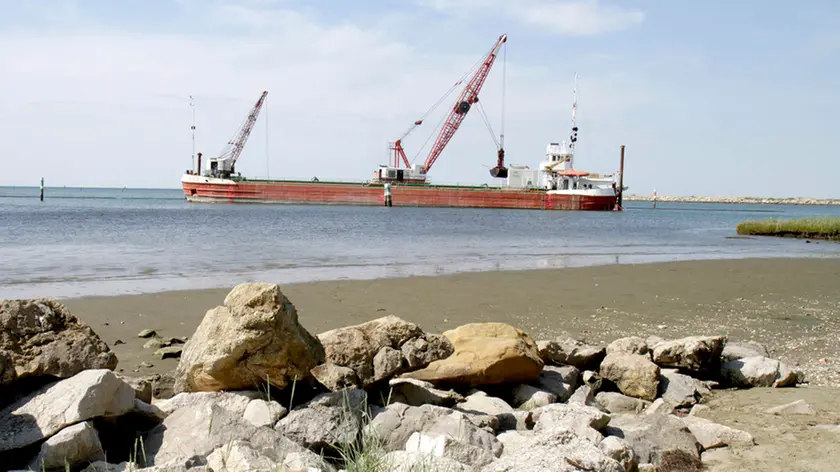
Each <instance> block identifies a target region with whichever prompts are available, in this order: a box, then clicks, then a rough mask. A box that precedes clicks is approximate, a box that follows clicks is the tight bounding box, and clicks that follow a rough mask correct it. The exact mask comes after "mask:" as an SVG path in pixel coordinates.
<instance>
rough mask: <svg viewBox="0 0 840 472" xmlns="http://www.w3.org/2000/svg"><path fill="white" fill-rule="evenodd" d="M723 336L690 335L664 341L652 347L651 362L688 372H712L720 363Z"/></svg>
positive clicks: (724, 342)
mask: <svg viewBox="0 0 840 472" xmlns="http://www.w3.org/2000/svg"><path fill="white" fill-rule="evenodd" d="M725 344H726V337H725V336H690V337H687V338H682V339H676V340H673V341H665V342H661V343H659V344H657V345H656V346H654V348H653V362H655V363H657V364H658V365H660V366H662V367H673V368H677V369H681V370H686V371H690V372H702V373H706V372H713V371H714V370H715V369H717V367H718V366H719V365H720V355H721V353H722V352H723V347H724V345H725Z"/></svg>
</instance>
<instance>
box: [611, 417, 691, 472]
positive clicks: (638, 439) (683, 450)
mask: <svg viewBox="0 0 840 472" xmlns="http://www.w3.org/2000/svg"><path fill="white" fill-rule="evenodd" d="M605 433H606V434H607V435H608V436H617V437H619V438H621V439H624V440H625V441H627V443H628V444H629V445H630V447H631V448H632V449H633V451H634V452H635V453H636V457H637V459H638V461H639V463H640V464H643V463H651V464H653V465H655V466H656V468H657V470H673V471H682V470H685V471H697V470H701V469H700V468H701V463H700V443H698V442H697V439H696V438H695V437H694V435H693V434H691V431H689V429H688V427H687V426H686V425H685V424H684V423H683V422H682V421H680V419H679V418H677V417H675V416H672V415H648V416H635V415H616V416H613V417H612V419H611V420H610V424H609V426H607V427H606V429H605Z"/></svg>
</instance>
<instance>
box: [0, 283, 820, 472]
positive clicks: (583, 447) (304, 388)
mask: <svg viewBox="0 0 840 472" xmlns="http://www.w3.org/2000/svg"><path fill="white" fill-rule="evenodd" d="M0 303H1V304H0V327H2V328H3V330H2V337H0V408H2V412H0V464H2V465H3V466H4V467H5V470H9V469H14V468H19V469H26V468H29V469H31V470H53V469H62V470H68V469H69V470H86V471H91V472H92V471H127V470H146V471H164V470H167V471H169V470H188V469H189V470H195V471H214V472H221V471H240V470H242V471H245V470H271V471H286V472H291V471H295V472H297V471H306V472H315V471H321V472H326V471H338V470H346V471H347V472H353V471H382V472H385V471H401V472H408V471H413V472H426V471H486V472H496V471H499V472H501V471H514V470H515V471H523V472H528V471H543V470H556V471H608V472H622V471H623V472H631V471H637V470H646V471H699V470H701V469H702V467H703V466H704V462H708V461H707V460H706V459H707V458H713V456H714V455H715V454H717V453H718V452H719V451H721V450H725V449H727V448H750V447H753V445H754V444H755V440H754V439H753V436H752V434H750V432H748V431H741V430H738V429H734V428H731V427H727V426H724V425H721V424H717V423H714V422H711V421H709V420H706V419H703V418H702V413H703V409H704V408H708V407H707V406H706V405H705V403H706V402H705V400H706V399H708V398H710V397H713V396H714V392H715V391H716V390H720V389H743V388H780V387H795V386H796V385H797V384H799V383H802V382H803V381H805V380H806V379H804V378H803V376H802V374H801V373H800V372H798V371H797V370H795V369H794V368H792V367H790V366H787V365H785V364H784V363H782V362H780V361H778V360H775V359H771V358H770V357H769V354H768V351H767V349H766V348H765V347H763V346H761V345H759V344H757V343H751V342H733V341H731V340H728V339H727V338H726V337H724V336H717V335H714V334H713V333H711V335H705V334H704V335H701V336H690V337H686V338H681V339H671V340H665V339H661V338H659V337H656V336H650V337H648V338H644V339H643V338H641V337H625V338H621V339H618V340H615V341H613V342H611V343H610V344H608V345H607V346H593V345H589V344H587V343H586V342H582V341H579V340H575V339H571V338H567V337H559V338H556V339H546V340H534V339H532V338H531V336H529V335H528V334H527V333H525V332H523V331H522V330H520V329H517V328H516V327H513V326H510V325H508V324H505V323H496V322H486V323H471V324H466V325H463V326H459V327H456V328H454V329H451V330H448V331H446V332H444V333H443V334H434V333H428V332H425V331H423V330H422V329H421V328H420V327H419V326H418V325H416V324H414V323H411V322H408V321H405V320H402V319H400V318H398V317H396V316H393V315H389V316H384V317H381V318H378V319H375V320H371V321H368V322H365V323H362V324H359V325H355V326H348V327H344V328H338V329H333V330H329V331H326V332H324V333H321V334H319V335H317V336H314V335H312V334H310V333H309V332H307V331H306V329H304V328H303V327H302V326H301V325H300V323H299V321H298V316H297V310H296V308H295V306H294V305H293V304H292V302H291V301H290V300H289V299H288V298H287V297H286V296H285V295H284V294H283V293H282V292H281V290H280V288H279V287H278V286H277V285H274V284H262V283H251V284H242V285H239V286H237V287H235V288H234V289H233V290H232V291H231V292H230V293H229V294H228V295H227V297H226V298H225V300H224V304H223V305H221V306H219V307H216V308H214V309H211V310H210V311H208V312H207V314H206V315H205V317H204V319H203V321H202V322H201V324H200V325H199V327H198V329H197V330H196V332H195V333H194V334H193V335H192V336H190V337H189V338H188V339H186V343H185V344H183V345H181V344H180V342H182V341H184V340H183V339H181V340H174V339H173V340H168V341H169V342H170V343H172V342H173V341H175V343H174V344H176V345H178V349H173V350H172V352H173V353H175V352H176V351H179V353H180V360H179V363H178V366H177V368H176V369H175V370H174V371H172V372H169V373H167V374H164V375H156V376H152V377H146V378H132V377H127V376H124V375H120V374H117V373H115V372H114V369H115V368H116V365H117V360H116V356H114V354H113V353H112V352H111V351H110V348H109V346H107V345H106V344H105V343H104V342H102V340H101V339H99V337H98V336H97V335H96V333H94V332H93V331H92V330H91V329H90V328H89V327H88V326H86V325H84V324H83V323H81V322H80V321H78V320H77V319H76V318H75V317H74V316H73V315H72V314H70V313H69V311H67V310H66V308H65V307H64V306H63V305H61V304H59V303H56V302H55V301H52V300H43V299H42V300H20V301H3V302H0ZM140 335H142V336H149V335H150V333H148V332H144V333H140ZM173 355H177V354H173ZM809 409H810V407H809V406H808V405H807V404H805V403H803V402H795V403H794V404H789V405H779V406H778V407H777V408H776V409H775V410H774V411H771V412H768V413H767V414H807V413H808V411H809ZM826 427H834V425H826Z"/></svg>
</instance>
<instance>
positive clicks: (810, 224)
mask: <svg viewBox="0 0 840 472" xmlns="http://www.w3.org/2000/svg"><path fill="white" fill-rule="evenodd" d="M737 231H738V234H741V235H751V236H781V237H790V238H807V239H826V240H829V241H840V217H822V218H800V219H793V220H776V219H773V220H764V221H745V222H743V223H741V224H739V225H738V227H737Z"/></svg>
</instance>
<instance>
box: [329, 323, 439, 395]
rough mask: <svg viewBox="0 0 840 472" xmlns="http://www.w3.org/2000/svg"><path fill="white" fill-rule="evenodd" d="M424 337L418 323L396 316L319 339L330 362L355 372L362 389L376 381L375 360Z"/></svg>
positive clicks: (335, 330) (340, 330)
mask: <svg viewBox="0 0 840 472" xmlns="http://www.w3.org/2000/svg"><path fill="white" fill-rule="evenodd" d="M423 334H424V333H423V330H422V329H420V327H419V326H417V325H416V324H414V323H409V322H407V321H404V320H401V319H400V318H397V317H396V316H393V315H392V316H385V317H382V318H378V319H375V320H372V321H368V322H367V323H362V324H360V325H355V326H347V327H344V328H338V329H333V330H330V331H327V332H324V333H321V334H319V335H318V340H319V341H320V342H321V344H323V346H324V351H325V353H326V360H327V362H329V363H331V364H335V365H339V366H344V367H349V368H351V369H353V371H354V372H356V376H357V377H358V378H359V383H360V386H362V387H367V386H369V385H371V384H373V383H374V382H376V375H375V372H374V366H373V360H374V357H375V356H376V354H377V353H379V351H380V350H381V349H382V348H383V347H386V346H387V347H390V348H393V349H399V348H400V346H402V344H403V343H405V342H406V341H408V340H410V339H413V338H417V337H421V336H423Z"/></svg>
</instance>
